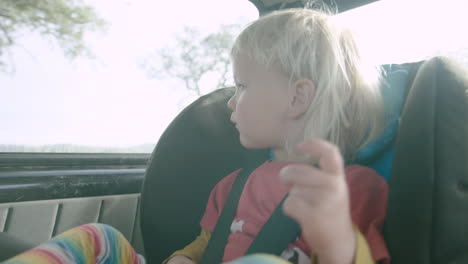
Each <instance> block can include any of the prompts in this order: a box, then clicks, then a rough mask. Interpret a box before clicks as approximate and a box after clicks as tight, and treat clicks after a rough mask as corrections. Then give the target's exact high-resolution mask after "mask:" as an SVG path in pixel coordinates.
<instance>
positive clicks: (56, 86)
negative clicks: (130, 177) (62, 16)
mask: <svg viewBox="0 0 468 264" xmlns="http://www.w3.org/2000/svg"><path fill="white" fill-rule="evenodd" d="M6 2H11V1H6ZM6 2H5V3H6ZM58 2H60V1H58ZM65 2H66V1H65ZM78 2H79V1H78ZM84 3H85V4H86V5H89V6H90V7H91V8H92V9H93V10H94V11H95V13H96V16H97V17H99V18H100V19H102V20H103V22H105V23H104V24H105V25H104V26H102V28H99V30H94V31H92V30H91V31H90V32H85V35H84V43H85V44H86V45H87V46H88V47H89V51H90V53H91V55H89V56H81V55H80V56H74V55H76V54H74V53H73V51H74V50H73V49H72V50H71V54H70V51H68V53H67V52H64V49H63V45H62V46H61V43H60V42H57V41H55V39H54V37H50V36H48V37H44V36H43V35H42V34H41V31H40V28H34V27H23V28H19V29H17V30H16V31H15V32H14V34H13V35H12V37H14V40H15V45H14V46H12V47H11V48H10V49H8V50H6V49H3V48H2V49H1V50H0V89H1V93H2V96H1V97H0V116H1V122H0V152H93V153H101V152H114V153H124V152H125V153H128V152H130V153H149V152H151V151H152V150H153V148H154V145H155V143H156V142H157V141H158V139H159V137H160V135H161V134H162V133H163V131H164V129H165V128H166V127H167V126H168V124H169V123H170V122H171V121H172V120H173V119H174V118H175V116H176V115H177V114H178V113H179V112H180V111H181V110H182V109H183V108H184V107H185V106H187V105H188V104H189V103H190V102H192V101H193V100H195V99H196V98H197V97H199V96H200V95H203V94H206V93H208V92H210V91H213V90H215V89H217V88H220V87H225V86H227V85H229V84H232V80H231V79H230V78H232V76H231V74H230V67H229V58H228V55H227V52H228V47H229V46H230V44H231V43H232V40H233V38H234V37H235V35H236V34H237V33H238V32H239V31H240V29H241V28H242V27H243V26H244V25H245V24H247V23H248V22H250V21H253V20H254V19H256V18H257V17H258V12H257V10H256V8H255V7H254V6H253V5H252V4H251V3H250V2H249V1H247V0H244V1H238V0H229V1H227V0H225V1H217V0H198V1H188V0H186V1H152V0H138V1H130V0H115V1H101V0H88V1H85V2H84ZM1 5H2V4H0V7H2V6H1ZM1 10H6V9H5V8H4V9H2V8H0V11H1ZM57 10H58V9H57ZM465 10H466V4H465V1H464V0H448V1H444V2H443V3H441V2H440V1H435V0H424V1H423V0H412V1H407V0H380V1H378V2H376V3H373V4H369V5H366V6H363V7H360V8H356V9H352V10H350V11H347V12H344V13H341V14H338V15H336V19H337V21H339V22H340V23H343V24H344V25H345V26H348V27H350V28H352V29H354V30H355V31H356V33H357V34H358V35H359V36H360V40H361V41H362V43H363V46H364V50H366V51H367V52H369V53H370V54H371V56H372V57H373V58H374V59H375V60H376V62H377V63H379V64H387V63H405V62H412V61H419V60H424V59H427V58H429V57H431V56H437V55H446V56H450V57H452V58H455V59H457V60H459V61H461V62H462V63H465V64H467V65H468V34H465V29H464V27H465V26H466V25H468V16H467V15H466V13H465ZM73 16H76V17H79V16H80V14H71V15H70V17H73ZM0 17H1V16H0ZM0 22H1V21H0ZM4 25H8V24H4ZM65 29H67V28H65ZM65 29H64V30H65ZM2 37H4V36H2V35H1V34H0V45H2V44H1V43H5V41H8V39H7V38H2ZM2 40H3V41H4V42H2ZM1 47H2V46H0V48H1ZM65 51H66V49H65ZM84 55H86V54H84ZM70 57H71V58H73V59H70Z"/></svg>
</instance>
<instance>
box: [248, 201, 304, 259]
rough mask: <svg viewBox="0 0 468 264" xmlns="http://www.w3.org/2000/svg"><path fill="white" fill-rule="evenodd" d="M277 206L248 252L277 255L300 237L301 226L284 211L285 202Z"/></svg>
mask: <svg viewBox="0 0 468 264" xmlns="http://www.w3.org/2000/svg"><path fill="white" fill-rule="evenodd" d="M286 197H287V195H286V196H285V197H284V198H283V200H282V201H281V203H280V204H279V205H278V207H276V209H275V211H274V212H273V213H272V214H271V216H270V218H269V219H268V221H267V222H266V223H265V224H264V225H263V227H262V229H261V230H260V232H259V233H258V234H257V236H256V237H255V239H254V241H253V242H252V244H251V245H250V247H249V249H248V250H247V253H246V255H247V254H253V253H269V254H274V255H276V256H279V255H281V253H283V251H284V250H285V249H287V248H288V245H289V244H290V243H292V242H294V241H296V239H297V238H298V237H299V235H300V234H301V228H300V226H299V224H298V223H297V222H296V221H295V220H293V219H292V218H291V217H289V216H287V215H285V214H284V212H283V203H284V200H286Z"/></svg>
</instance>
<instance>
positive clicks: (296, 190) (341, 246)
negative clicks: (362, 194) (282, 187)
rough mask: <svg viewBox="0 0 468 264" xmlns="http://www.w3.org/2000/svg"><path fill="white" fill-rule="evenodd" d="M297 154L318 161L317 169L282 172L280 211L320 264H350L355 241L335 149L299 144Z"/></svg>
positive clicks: (295, 167) (305, 167) (293, 167)
mask: <svg viewBox="0 0 468 264" xmlns="http://www.w3.org/2000/svg"><path fill="white" fill-rule="evenodd" d="M298 151H300V152H303V153H306V154H310V155H311V156H313V157H316V158H319V168H316V167H313V166H311V165H290V166H287V167H285V168H283V169H282V171H281V173H280V177H281V179H282V181H283V183H285V184H286V185H287V186H288V187H289V197H288V198H287V199H286V200H285V202H284V205H283V210H284V212H285V214H287V215H289V216H290V217H292V218H294V219H295V220H296V221H297V222H298V223H299V224H300V226H301V229H302V234H303V236H304V238H305V239H306V242H307V244H308V245H309V247H310V248H311V249H312V251H313V253H315V254H317V255H318V257H319V261H320V263H321V264H325V263H352V262H353V261H354V252H355V249H356V237H355V234H354V230H353V224H352V221H351V215H350V209H349V196H348V187H347V183H346V179H345V175H344V164H343V158H342V157H341V154H340V152H339V149H338V148H337V147H336V146H334V145H332V144H330V143H328V142H326V141H323V140H315V141H312V142H306V143H302V144H300V145H299V146H298Z"/></svg>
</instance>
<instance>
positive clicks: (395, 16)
mask: <svg viewBox="0 0 468 264" xmlns="http://www.w3.org/2000/svg"><path fill="white" fill-rule="evenodd" d="M467 8H468V2H467V1H465V0H447V1H444V2H441V1H436V0H380V1H377V2H375V3H372V4H369V5H366V6H363V7H360V8H356V9H352V10H350V11H347V12H343V13H341V14H338V15H337V16H336V17H337V20H338V21H340V22H341V23H343V24H344V25H346V26H349V27H350V28H352V29H354V31H355V32H356V33H357V34H358V36H359V38H360V40H361V42H362V44H363V46H364V49H365V50H366V51H368V52H369V53H370V54H371V56H372V57H373V58H375V60H376V61H377V62H378V63H380V64H386V63H406V62H414V61H420V60H424V59H427V58H430V57H433V56H440V55H444V56H449V57H451V58H454V59H456V60H459V61H460V62H462V63H464V64H465V65H468V34H466V25H468V16H467V14H466V10H467Z"/></svg>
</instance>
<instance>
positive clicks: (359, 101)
mask: <svg viewBox="0 0 468 264" xmlns="http://www.w3.org/2000/svg"><path fill="white" fill-rule="evenodd" d="M239 54H244V55H245V56H249V57H251V58H253V59H255V60H256V61H257V62H258V63H260V64H261V65H265V66H266V67H268V68H269V67H272V66H279V68H280V69H281V71H283V72H284V73H285V74H286V75H287V76H289V78H290V83H292V82H294V81H296V80H300V79H309V80H311V81H312V82H313V83H314V84H315V89H316V91H315V95H314V98H313V99H312V102H311V105H310V106H309V109H308V111H307V112H306V114H305V115H304V118H306V122H305V123H306V125H305V128H304V129H305V130H304V140H310V139H314V138H321V139H325V140H328V141H330V142H332V143H334V144H336V145H337V146H338V147H339V149H340V151H341V153H342V155H343V156H344V157H345V159H346V160H350V159H353V157H354V154H356V152H357V151H358V150H359V149H361V148H362V147H363V146H365V145H366V144H367V143H369V142H370V141H371V140H372V139H374V138H375V137H376V136H377V135H378V134H379V133H380V132H381V130H382V121H383V102H382V98H381V95H380V90H379V85H380V71H379V70H378V67H375V65H373V64H372V63H369V62H368V61H366V60H365V59H364V58H363V57H362V56H361V53H360V51H359V49H358V46H357V43H356V41H355V39H354V37H353V35H352V34H351V32H350V31H349V30H347V29H344V28H340V27H339V26H338V25H337V24H335V23H334V21H333V17H332V16H329V15H327V14H326V13H324V12H321V11H316V10H311V9H287V10H282V11H275V12H272V13H270V14H267V15H265V16H263V17H261V18H259V19H258V20H256V21H254V22H253V23H252V24H250V25H249V26H248V27H247V28H245V29H244V30H243V31H242V32H241V34H240V35H239V37H238V38H237V39H236V41H235V43H234V45H233V48H232V51H231V56H232V58H233V60H235V59H236V58H237V57H238V56H239Z"/></svg>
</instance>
